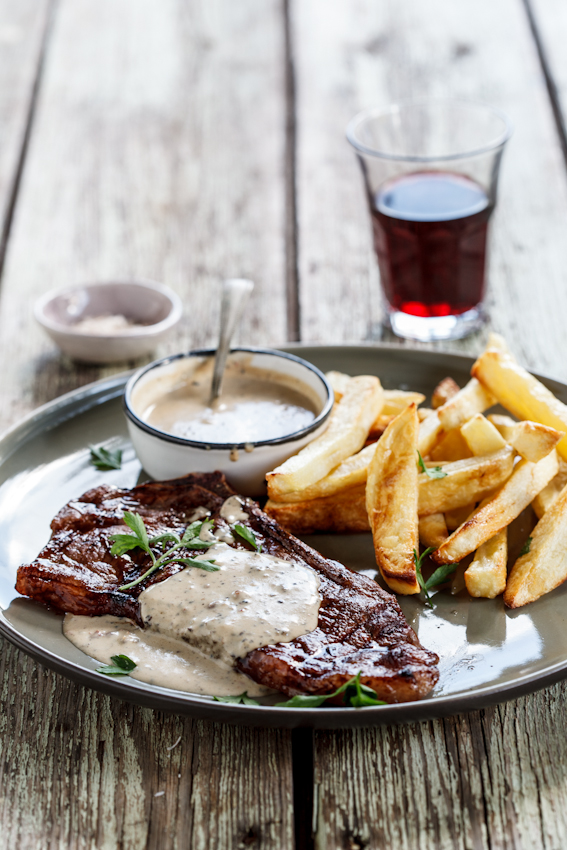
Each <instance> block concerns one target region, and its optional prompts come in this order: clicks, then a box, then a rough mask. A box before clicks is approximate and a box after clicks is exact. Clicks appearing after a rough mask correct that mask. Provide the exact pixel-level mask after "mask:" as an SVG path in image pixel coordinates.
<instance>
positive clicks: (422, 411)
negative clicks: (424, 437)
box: [417, 407, 435, 422]
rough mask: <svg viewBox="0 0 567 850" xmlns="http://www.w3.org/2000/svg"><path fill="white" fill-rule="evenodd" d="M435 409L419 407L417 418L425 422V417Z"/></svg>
mask: <svg viewBox="0 0 567 850" xmlns="http://www.w3.org/2000/svg"><path fill="white" fill-rule="evenodd" d="M434 412H435V411H434V410H432V408H431V407H418V408H417V418H418V419H419V421H420V422H423V420H424V419H427V417H428V416H431V414H432V413H434Z"/></svg>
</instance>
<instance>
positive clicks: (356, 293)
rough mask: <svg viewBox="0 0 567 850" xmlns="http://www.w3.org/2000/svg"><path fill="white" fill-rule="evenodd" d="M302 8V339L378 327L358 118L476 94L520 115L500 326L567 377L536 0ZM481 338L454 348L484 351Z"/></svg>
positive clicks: (566, 296)
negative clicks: (354, 125) (355, 135)
mask: <svg viewBox="0 0 567 850" xmlns="http://www.w3.org/2000/svg"><path fill="white" fill-rule="evenodd" d="M548 5H549V7H550V9H552V8H553V9H555V6H556V4H554V3H553V2H552V0H551V2H550V3H549V4H548ZM292 6H293V32H294V60H295V67H296V75H297V80H298V83H297V106H296V110H297V171H298V201H297V204H298V229H299V232H298V239H299V268H300V285H301V311H302V338H304V339H317V340H321V341H337V340H340V339H344V338H347V337H348V338H351V339H365V338H368V337H372V336H374V335H376V334H379V329H378V328H377V325H376V323H377V322H378V320H379V315H380V314H379V305H378V301H377V289H376V287H377V283H376V280H377V271H376V264H375V260H374V257H373V255H372V246H371V239H370V225H369V221H368V214H367V211H366V207H365V198H364V194H363V187H362V180H361V175H360V174H359V173H358V170H357V168H356V165H355V162H354V154H353V152H352V151H351V150H350V149H349V146H348V144H347V143H346V141H345V140H344V128H345V125H346V123H347V122H348V120H349V118H350V117H352V115H354V114H355V113H356V112H357V111H358V110H359V109H361V108H363V107H365V106H367V105H370V104H372V103H383V104H387V103H389V102H392V101H396V100H398V99H400V98H408V97H413V96H419V95H429V96H442V95H452V96H459V97H468V98H477V99H481V100H485V101H487V102H490V103H492V104H493V105H495V106H498V107H501V108H502V109H504V110H505V111H506V112H508V113H509V115H510V116H511V118H512V121H513V124H514V126H515V133H514V136H513V138H512V140H511V142H510V145H509V148H508V150H507V152H506V153H505V156H504V161H503V171H502V180H501V185H500V196H499V205H498V209H497V212H496V216H495V219H494V227H493V239H492V257H491V275H490V281H491V289H490V294H489V298H488V306H489V309H490V313H491V319H492V324H493V326H494V327H495V328H496V329H497V330H499V331H501V332H503V333H504V334H505V335H506V336H507V337H508V338H509V339H510V341H511V345H512V346H513V348H514V349H515V351H516V352H517V354H518V355H519V356H520V357H521V358H522V360H523V361H524V362H525V363H526V364H527V365H528V366H530V367H532V368H538V369H540V370H542V371H544V372H548V373H551V374H554V375H557V376H558V377H565V376H566V375H567V367H566V363H565V360H564V358H561V357H559V356H558V352H559V351H561V350H562V348H563V344H564V342H563V341H564V326H565V324H564V317H565V315H567V288H566V287H565V273H564V270H565V267H566V263H567V240H565V238H564V232H565V222H566V221H567V180H566V175H565V168H564V163H563V158H562V153H561V149H560V144H559V141H558V137H557V133H556V128H555V124H554V119H553V115H552V110H551V107H550V103H549V99H548V96H547V89H546V85H545V80H544V77H543V75H542V73H541V68H540V64H539V58H538V55H537V50H536V48H535V45H534V42H533V38H532V35H531V31H530V27H529V23H528V20H527V16H526V14H525V9H524V5H523V3H522V2H520V0H501V2H500V3H498V4H496V5H495V4H494V3H491V2H490V0H463V2H460V3H449V2H446V0H432V2H429V3H426V4H424V3H420V2H418V0H406V2H404V3H399V2H396V0H386V2H383V3H374V2H371V0H357V2H349V0H337V2H336V3H334V4H333V14H332V15H331V14H329V13H328V6H327V4H326V3H325V2H324V0H296V2H294V3H293V4H292ZM553 15H554V12H553V13H551V14H550V26H555V24H554V17H553ZM558 32H561V33H563V32H564V31H563V29H561V28H558ZM557 41H558V44H560V42H561V35H557ZM482 339H483V336H482V335H480V336H479V335H477V336H476V337H473V338H472V339H470V340H469V341H467V342H466V343H465V344H464V345H463V344H461V345H454V344H453V345H449V346H447V345H446V344H445V345H444V347H445V348H447V347H451V348H454V349H457V350H463V348H465V349H466V350H478V348H479V347H480V345H481V343H482Z"/></svg>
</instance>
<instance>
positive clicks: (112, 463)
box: [89, 446, 122, 472]
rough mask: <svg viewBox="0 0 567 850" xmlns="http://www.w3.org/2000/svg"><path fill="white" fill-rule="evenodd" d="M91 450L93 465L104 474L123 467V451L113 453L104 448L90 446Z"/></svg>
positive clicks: (118, 450)
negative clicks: (108, 470) (109, 470)
mask: <svg viewBox="0 0 567 850" xmlns="http://www.w3.org/2000/svg"><path fill="white" fill-rule="evenodd" d="M89 449H90V450H91V463H92V465H93V466H96V468H97V469H100V471H101V472H104V471H105V470H107V469H120V468H121V467H122V449H116V450H115V451H111V450H110V449H105V448H104V446H99V447H98V448H97V447H96V446H89Z"/></svg>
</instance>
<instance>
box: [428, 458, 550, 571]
mask: <svg viewBox="0 0 567 850" xmlns="http://www.w3.org/2000/svg"><path fill="white" fill-rule="evenodd" d="M504 451H505V450H504ZM510 451H511V450H510ZM493 457H494V455H493ZM463 462H464V461H463ZM557 470H558V461H557V454H556V453H555V452H551V453H550V454H548V455H547V457H544V459H543V460H540V461H539V463H530V461H529V460H521V461H520V462H519V463H518V464H517V466H516V468H515V469H514V471H513V473H512V475H511V476H510V478H509V479H508V480H507V481H506V483H505V484H504V485H503V486H502V487H501V488H500V490H498V492H497V493H496V495H495V496H493V498H492V499H490V501H489V502H488V504H485V505H484V506H481V507H480V508H479V509H478V510H477V511H476V512H475V513H474V514H473V516H472V517H470V518H469V519H468V520H467V521H466V522H465V523H463V525H461V526H460V527H459V528H458V529H457V530H456V531H454V532H453V534H451V536H450V537H449V538H448V539H447V540H446V541H445V542H444V543H442V544H441V546H440V547H439V548H438V549H437V550H436V551H435V552H433V554H432V556H431V557H432V558H433V559H434V560H435V561H437V563H438V564H453V563H455V562H456V561H460V560H461V559H462V558H464V557H465V555H468V554H469V553H470V552H474V551H475V549H478V547H479V546H482V544H483V543H485V542H486V541H487V540H490V538H491V537H494V535H495V534H496V532H498V531H500V530H501V529H502V528H504V527H505V526H506V525H508V524H509V523H510V522H511V521H512V520H513V519H514V518H515V517H517V516H518V515H519V514H520V513H521V511H523V510H524V508H526V507H527V506H528V505H529V504H530V502H531V501H532V500H533V499H534V497H535V496H536V495H537V494H538V493H539V492H540V491H541V490H543V488H544V487H545V486H546V484H548V483H549V481H551V479H552V478H553V477H554V475H557ZM444 480H445V479H441V481H444Z"/></svg>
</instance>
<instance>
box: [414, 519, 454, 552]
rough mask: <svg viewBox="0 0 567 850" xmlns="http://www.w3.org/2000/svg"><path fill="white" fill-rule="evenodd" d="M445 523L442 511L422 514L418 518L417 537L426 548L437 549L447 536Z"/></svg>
mask: <svg viewBox="0 0 567 850" xmlns="http://www.w3.org/2000/svg"><path fill="white" fill-rule="evenodd" d="M448 536H449V532H448V530H447V523H446V522H445V515H444V514H442V513H438V514H429V516H422V517H421V518H420V520H419V539H420V541H421V544H422V546H424V547H425V548H426V549H429V548H430V547H431V548H432V549H437V548H438V547H439V546H441V544H442V543H443V542H444V541H445V540H446V539H447V538H448Z"/></svg>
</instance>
